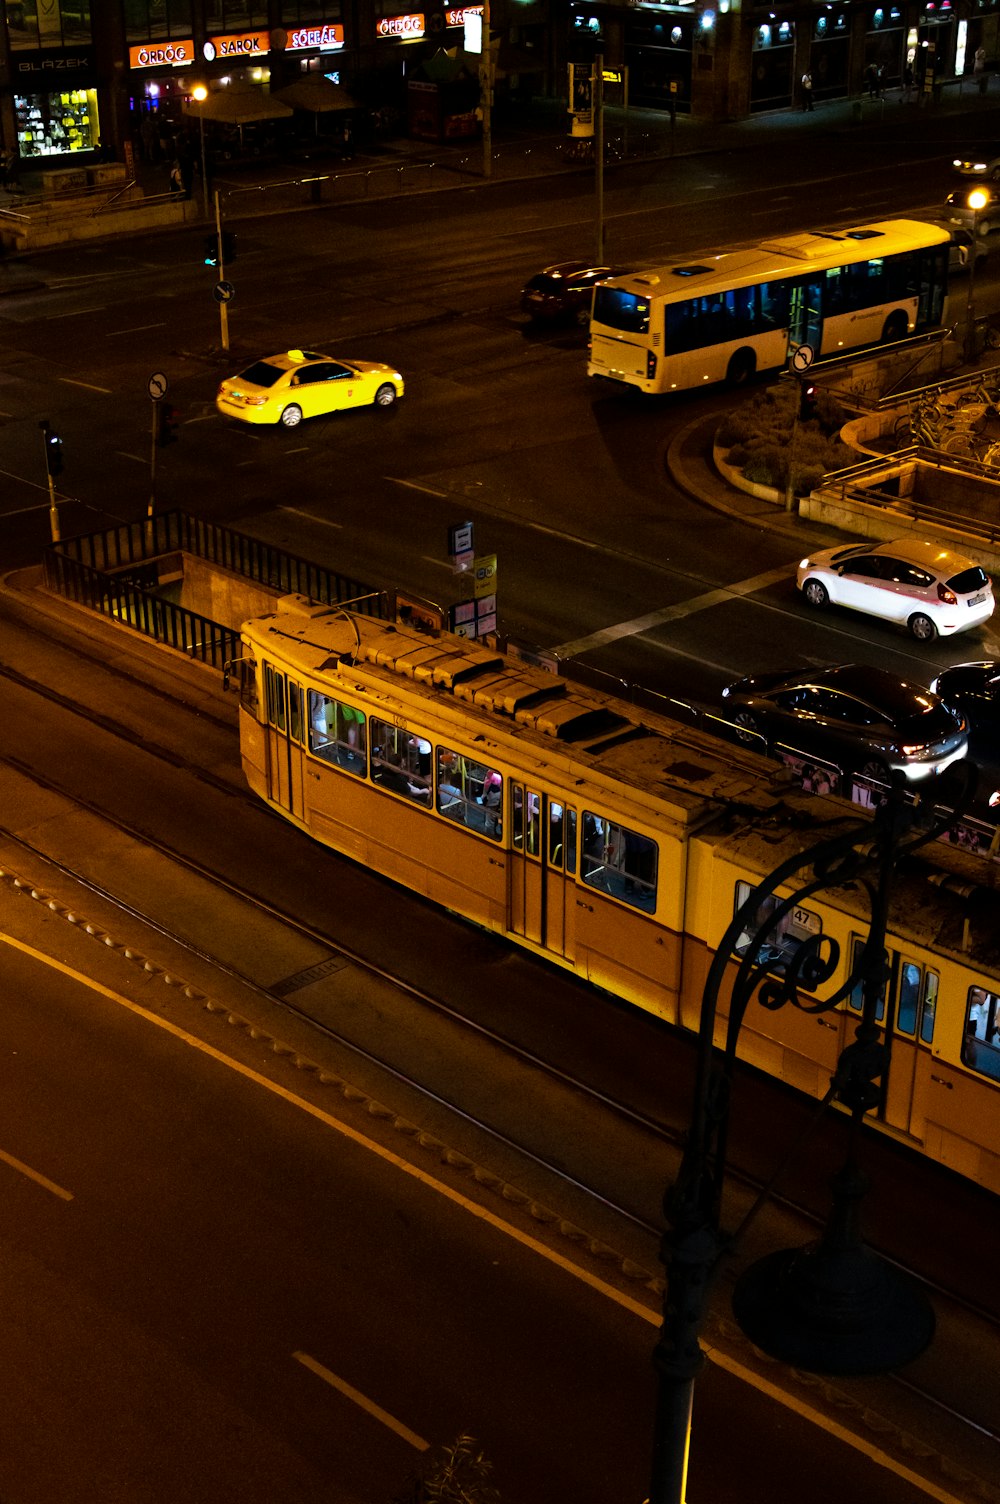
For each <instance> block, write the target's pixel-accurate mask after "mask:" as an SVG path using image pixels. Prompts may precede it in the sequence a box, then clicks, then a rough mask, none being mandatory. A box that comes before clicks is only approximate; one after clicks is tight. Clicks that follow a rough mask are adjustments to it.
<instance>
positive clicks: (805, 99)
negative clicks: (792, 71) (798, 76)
mask: <svg viewBox="0 0 1000 1504" xmlns="http://www.w3.org/2000/svg"><path fill="white" fill-rule="evenodd" d="M812 107H813V76H812V74H811V73H810V72H809V71H808V70H807V71H806V72H805V73H803V75H802V108H803V109H804V110H811V109H812Z"/></svg>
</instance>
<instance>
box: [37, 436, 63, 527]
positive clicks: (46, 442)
mask: <svg viewBox="0 0 1000 1504" xmlns="http://www.w3.org/2000/svg"><path fill="white" fill-rule="evenodd" d="M38 426H39V428H40V429H41V430H42V445H43V448H44V450H45V478H46V480H47V481H48V485H49V529H50V531H51V533H52V542H53V543H58V542H59V537H60V534H59V508H58V507H57V506H56V481H55V476H54V475H53V474H52V458H51V450H50V437H49V420H48V418H42V420H41V422H40V423H39V425H38ZM55 443H56V445H57V446H58V443H59V440H58V439H56V440H55ZM60 468H61V465H60Z"/></svg>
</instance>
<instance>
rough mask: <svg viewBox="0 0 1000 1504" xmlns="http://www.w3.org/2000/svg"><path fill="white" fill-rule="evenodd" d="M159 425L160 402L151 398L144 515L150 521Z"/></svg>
mask: <svg viewBox="0 0 1000 1504" xmlns="http://www.w3.org/2000/svg"><path fill="white" fill-rule="evenodd" d="M159 427H160V404H159V402H158V401H157V399H156V398H155V397H154V398H153V426H152V429H151V430H150V439H149V505H148V506H147V508H146V517H147V519H148V520H149V521H150V522H152V520H153V513H154V512H155V511H156V447H157V446H156V440H157V437H158V433H159Z"/></svg>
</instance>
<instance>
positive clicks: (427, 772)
mask: <svg viewBox="0 0 1000 1504" xmlns="http://www.w3.org/2000/svg"><path fill="white" fill-rule="evenodd" d="M371 760H372V782H373V783H377V784H378V786H379V788H382V789H388V790H389V792H390V793H392V794H400V795H401V796H402V797H403V798H404V799H410V800H412V801H413V802H414V803H415V804H422V805H423V806H424V808H425V809H430V804H431V744H430V742H429V741H428V740H427V738H426V737H423V736H420V735H419V734H415V733H414V732H412V731H407V730H405V728H404V727H402V726H393V725H392V724H391V723H390V722H389V721H380V720H377V719H376V717H375V716H372V722H371Z"/></svg>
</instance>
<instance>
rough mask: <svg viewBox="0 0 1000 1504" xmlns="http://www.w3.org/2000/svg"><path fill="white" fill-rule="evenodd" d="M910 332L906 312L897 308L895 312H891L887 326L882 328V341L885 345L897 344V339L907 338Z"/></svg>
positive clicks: (886, 322)
mask: <svg viewBox="0 0 1000 1504" xmlns="http://www.w3.org/2000/svg"><path fill="white" fill-rule="evenodd" d="M909 332H910V326H909V324H908V323H907V319H906V314H905V313H900V312H899V311H898V310H897V311H896V312H895V313H890V315H889V317H888V318H887V319H886V321H885V328H884V329H883V330H882V343H883V345H892V344H895V342H896V340H898V339H905V338H906V336H907V335H908V334H909Z"/></svg>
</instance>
